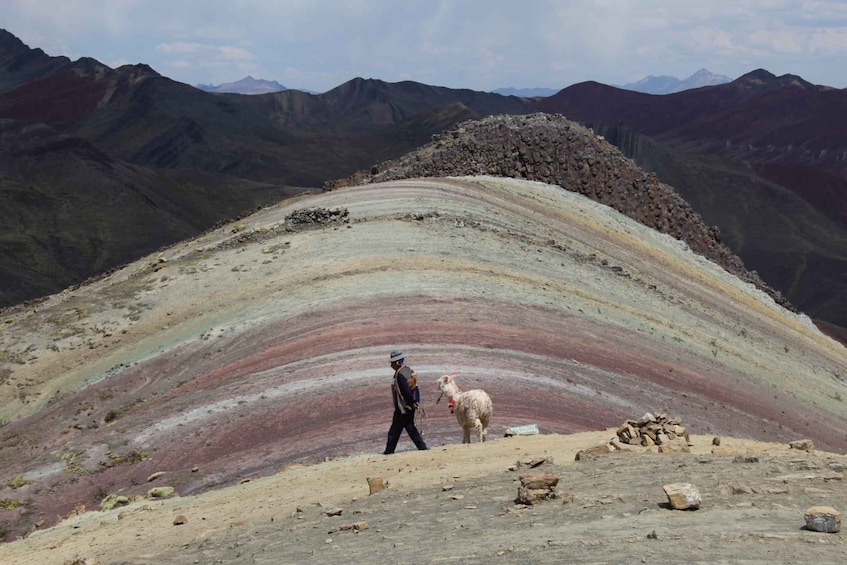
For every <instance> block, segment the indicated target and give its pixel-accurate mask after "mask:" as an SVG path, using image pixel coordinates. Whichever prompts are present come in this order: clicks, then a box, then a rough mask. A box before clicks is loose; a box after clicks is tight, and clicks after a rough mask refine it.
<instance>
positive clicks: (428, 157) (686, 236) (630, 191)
mask: <svg viewBox="0 0 847 565" xmlns="http://www.w3.org/2000/svg"><path fill="white" fill-rule="evenodd" d="M465 175H493V176H502V177H511V178H518V179H528V180H536V181H541V182H545V183H550V184H556V185H558V186H561V187H562V188H565V189H567V190H570V191H573V192H578V193H580V194H583V195H585V196H588V197H589V198H591V199H593V200H596V201H597V202H600V203H602V204H605V205H607V206H610V207H612V208H614V209H615V210H617V211H619V212H621V213H623V214H626V215H627V216H629V217H630V218H633V219H634V220H637V221H638V222H640V223H642V224H644V225H646V226H648V227H651V228H653V229H655V230H657V231H660V232H662V233H666V234H669V235H671V236H673V237H675V238H676V239H679V240H681V241H684V242H685V243H686V244H688V246H689V247H690V248H691V250H692V251H694V252H695V253H697V254H699V255H702V256H703V257H706V258H707V259H709V260H711V261H713V262H715V263H717V264H718V265H720V266H721V267H723V268H724V269H726V270H727V271H728V272H730V273H732V274H734V275H736V276H737V277H739V278H740V279H742V280H744V281H746V282H749V283H752V284H754V285H755V286H756V287H758V288H759V289H761V290H763V291H764V292H766V293H767V294H768V295H770V296H771V297H772V298H773V299H774V301H776V302H777V303H778V304H780V305H782V306H784V307H786V308H788V309H789V310H791V311H794V312H796V309H794V307H793V306H792V305H791V304H790V303H789V302H788V301H787V300H786V299H785V298H784V297H783V296H782V294H781V293H780V292H779V291H777V290H775V289H773V288H771V287H770V286H768V285H767V284H766V283H765V282H764V281H763V280H762V279H761V277H760V276H759V275H758V273H756V272H755V271H753V272H751V271H748V270H747V269H746V267H745V266H744V263H743V262H742V261H741V259H740V258H739V257H738V256H737V255H735V254H734V253H733V252H732V251H731V250H730V249H729V248H728V247H727V246H726V245H725V244H724V243H722V241H721V235H720V230H718V228H717V227H710V226H707V225H706V224H705V223H704V222H703V220H702V218H701V217H700V215H699V214H697V213H696V212H695V211H694V210H693V209H692V208H691V206H690V205H689V204H688V203H687V202H686V201H685V200H684V199H683V198H682V197H681V196H679V194H677V192H676V191H675V190H674V189H673V187H671V186H668V185H666V184H662V183H661V182H660V181H659V179H658V178H657V177H656V175H654V174H648V173H646V172H644V171H643V170H642V169H640V168H639V167H637V166H636V165H635V163H634V162H633V161H632V160H630V159H627V158H626V157H624V156H623V154H622V153H621V152H620V151H618V150H617V149H616V148H615V147H613V146H612V145H610V144H609V143H607V142H606V141H605V140H604V139H603V138H602V137H601V136H597V135H595V134H594V133H593V132H592V131H591V130H589V129H587V128H585V127H583V126H580V125H579V124H576V123H574V122H571V121H569V120H567V119H566V118H565V117H564V116H561V115H550V114H530V115H525V116H504V115H499V116H491V117H488V118H485V119H482V120H478V121H468V122H463V123H461V124H459V125H458V126H456V127H455V128H453V129H452V130H449V131H447V132H444V133H442V134H439V135H435V136H433V140H432V142H431V143H429V144H428V145H426V146H424V147H422V148H420V149H418V150H417V151H414V152H412V153H409V154H407V155H405V156H404V157H401V158H400V159H397V160H395V161H387V162H384V163H381V164H379V165H375V166H374V167H372V168H371V169H370V171H361V172H359V173H356V174H354V175H352V176H351V177H349V178H346V179H342V180H338V181H332V182H329V183H327V184H326V186H325V188H326V189H330V190H331V189H333V188H338V187H342V186H348V185H358V184H366V183H372V182H383V181H389V180H397V179H404V178H415V177H443V176H465Z"/></svg>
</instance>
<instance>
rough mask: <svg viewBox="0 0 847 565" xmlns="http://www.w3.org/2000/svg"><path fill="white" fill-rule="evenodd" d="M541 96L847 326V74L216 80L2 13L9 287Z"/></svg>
mask: <svg viewBox="0 0 847 565" xmlns="http://www.w3.org/2000/svg"><path fill="white" fill-rule="evenodd" d="M539 111H542V112H547V113H560V114H563V115H565V116H567V117H568V118H570V119H572V120H576V121H579V122H581V123H583V124H584V125H587V126H589V127H591V128H593V129H594V131H595V132H597V134H598V135H601V136H603V137H604V138H605V139H606V140H607V141H609V142H610V143H613V144H614V145H617V146H618V147H619V148H621V149H622V150H623V151H624V153H625V154H626V155H628V156H629V157H631V158H633V159H635V160H636V162H637V163H638V164H639V165H640V166H642V167H643V168H644V169H646V170H647V171H651V172H655V173H656V174H657V175H658V178H659V179H660V180H661V181H662V182H664V183H667V184H670V185H672V186H674V187H675V188H676V190H677V191H678V192H679V193H680V194H681V195H682V196H683V197H684V198H685V199H686V200H687V201H688V202H689V203H690V204H691V206H692V207H693V208H694V210H696V211H697V212H698V213H699V214H701V215H702V216H703V218H704V220H705V221H706V223H707V224H708V225H714V226H718V227H719V233H720V236H721V237H722V241H723V242H725V243H726V244H727V245H729V247H730V248H731V249H732V250H733V251H734V252H736V253H737V254H738V255H739V256H741V258H742V259H743V260H744V262H745V264H746V265H747V266H748V267H749V268H751V269H756V270H757V271H758V272H759V274H760V275H761V276H762V278H763V279H764V280H765V281H766V282H767V283H769V284H770V285H772V286H773V287H775V288H776V289H778V290H780V291H781V292H783V293H784V294H785V295H786V296H787V298H788V299H789V300H790V301H791V302H792V303H793V304H794V305H795V306H797V307H799V308H801V309H802V310H803V311H804V312H806V313H808V314H809V315H810V316H813V317H815V318H818V319H822V320H825V321H828V322H831V323H834V324H838V325H840V326H845V327H847V173H845V169H844V157H843V156H844V155H845V153H847V125H845V124H847V90H838V89H833V88H829V87H825V86H817V85H813V84H811V83H809V82H807V81H805V80H803V79H802V78H800V77H798V76H795V75H783V76H780V77H777V76H774V75H773V74H771V73H769V72H767V71H765V70H762V69H760V70H756V71H753V72H751V73H748V74H746V75H744V76H742V77H740V78H738V79H736V80H734V81H732V82H729V83H727V84H722V85H718V86H712V87H709V88H699V89H694V90H690V91H685V92H680V93H677V94H674V95H673V96H650V95H647V94H643V93H640V92H633V91H630V90H623V89H621V88H615V87H612V86H608V85H604V84H599V83H596V82H585V83H580V84H576V85H573V86H570V87H568V88H565V89H563V90H561V91H559V92H558V93H556V94H554V95H552V96H548V97H546V98H540V99H536V98H522V97H514V96H501V95H499V94H494V93H487V92H478V91H473V90H468V89H450V88H442V87H435V86H430V85H426V84H421V83H416V82H410V81H405V82H399V83H387V82H383V81H380V80H375V79H368V80H365V79H362V78H355V79H353V80H350V81H348V82H346V83H344V84H341V85H339V86H337V87H336V88H334V89H332V90H330V91H328V92H325V93H322V94H318V95H313V94H309V93H305V92H301V91H298V90H283V91H279V92H270V93H267V94H261V95H256V96H232V95H226V96H221V95H218V94H215V93H209V92H204V91H202V90H198V89H197V88H194V87H192V86H189V85H186V84H182V83H179V82H176V81H173V80H170V79H168V78H166V77H163V76H161V75H159V74H158V73H156V72H155V71H154V70H153V69H151V68H150V67H148V66H146V65H125V66H122V67H119V68H117V69H110V68H109V67H107V66H105V65H103V64H102V63H99V62H98V61H96V60H94V59H90V58H82V59H79V60H77V61H71V60H69V59H68V58H66V57H51V56H49V55H47V54H45V53H44V52H43V51H41V50H40V49H31V48H29V47H28V46H26V45H24V44H23V43H22V42H21V41H20V40H19V39H18V38H17V37H15V36H14V35H12V34H11V33H8V32H6V31H3V30H0V195H2V196H3V198H0V214H2V217H3V222H2V223H0V305H8V304H14V303H17V302H21V301H23V300H27V299H31V298H35V297H37V296H40V295H44V294H47V293H52V292H58V291H60V290H62V289H63V288H65V287H67V286H68V285H71V284H75V283H76V282H79V281H81V280H83V279H84V278H86V277H90V276H94V275H97V274H99V273H103V272H104V271H106V270H108V269H111V268H115V267H117V266H119V265H121V264H124V263H126V262H127V261H130V260H132V259H135V258H137V257H139V256H141V255H143V254H145V253H149V252H151V251H153V250H155V249H156V248H158V247H159V246H162V245H166V244H168V243H173V242H175V241H177V240H180V239H184V238H186V237H191V236H193V235H196V234H198V233H200V232H202V231H203V230H206V229H208V228H210V227H211V226H213V225H215V223H217V222H220V221H222V220H224V219H230V218H233V217H235V216H237V215H239V214H241V213H244V212H246V211H248V210H249V209H251V208H254V207H256V206H263V205H266V204H269V203H274V202H277V201H279V200H280V199H282V198H286V197H290V196H293V195H296V194H302V193H303V192H306V191H309V190H315V189H317V190H320V189H321V187H322V186H323V183H324V182H325V181H330V180H333V179H339V178H343V177H346V176H348V175H350V174H352V173H353V172H355V171H358V170H362V169H368V170H370V169H371V167H372V166H376V167H377V168H378V166H379V164H380V163H382V162H384V161H387V160H389V159H394V158H397V157H399V156H401V155H404V154H406V153H408V152H409V151H412V150H414V149H417V148H418V147H421V146H423V145H424V144H426V143H428V142H429V141H430V140H431V138H432V136H433V135H434V134H437V133H441V132H443V131H445V130H447V129H449V128H451V127H453V126H455V125H456V124H458V123H460V122H464V121H466V120H473V119H479V118H481V117H484V116H488V115H492V114H529V113H533V112H539ZM537 141H538V142H539V143H541V141H543V140H537ZM584 158H585V160H586V163H588V165H587V166H589V169H590V161H591V159H592V158H593V157H592V156H591V155H585V156H584ZM542 172H543V167H542V168H541V169H539V170H536V169H535V168H532V170H530V168H527V169H526V170H525V171H523V173H522V175H523V178H533V179H536V180H544V177H543V176H539V175H541V173H542ZM565 188H568V187H565ZM671 231H673V226H671Z"/></svg>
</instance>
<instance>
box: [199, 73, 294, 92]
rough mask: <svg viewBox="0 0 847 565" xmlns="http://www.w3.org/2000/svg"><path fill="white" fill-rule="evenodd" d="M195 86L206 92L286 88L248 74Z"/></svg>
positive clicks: (264, 90)
mask: <svg viewBox="0 0 847 565" xmlns="http://www.w3.org/2000/svg"><path fill="white" fill-rule="evenodd" d="M197 88H199V89H200V90H205V91H206V92H230V93H234V94H267V93H269V92H282V91H283V90H288V89H287V88H286V87H284V86H282V85H281V84H279V83H278V82H277V81H275V80H264V79H256V78H253V77H251V76H249V75H248V76H246V77H244V78H243V79H241V80H238V81H235V82H227V83H224V84H218V85H214V84H198V85H197Z"/></svg>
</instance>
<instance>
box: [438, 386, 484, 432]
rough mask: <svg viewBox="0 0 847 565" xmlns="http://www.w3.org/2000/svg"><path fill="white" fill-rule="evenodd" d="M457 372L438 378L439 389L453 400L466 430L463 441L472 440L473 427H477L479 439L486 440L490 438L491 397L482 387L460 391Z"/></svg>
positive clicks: (461, 423) (457, 417)
mask: <svg viewBox="0 0 847 565" xmlns="http://www.w3.org/2000/svg"><path fill="white" fill-rule="evenodd" d="M455 374H456V373H451V374H449V375H443V376H442V377H441V378H440V379H438V390H440V391H441V394H446V395H447V398H449V399H450V400H451V401H453V413H454V414H456V419H457V420H458V421H459V425H460V426H462V430H463V431H464V436H463V437H462V443H470V442H471V429H476V434H477V437H478V438H479V441H485V440H486V439H488V423H489V422H490V421H491V397H489V396H488V393H486V392H485V391H484V390H481V389H475V390H469V391H467V392H462V391H460V390H459V387H458V386H456V383H455V381H453V376H454V375H455ZM440 398H441V397H440V396H439V399H440Z"/></svg>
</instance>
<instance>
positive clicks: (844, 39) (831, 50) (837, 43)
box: [809, 29, 847, 55]
mask: <svg viewBox="0 0 847 565" xmlns="http://www.w3.org/2000/svg"><path fill="white" fill-rule="evenodd" d="M809 50H810V51H811V52H812V53H813V54H817V53H823V54H826V55H834V54H840V53H843V54H845V55H847V30H845V29H824V30H820V31H816V32H814V33H813V34H812V37H811V38H810V39H809Z"/></svg>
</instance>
